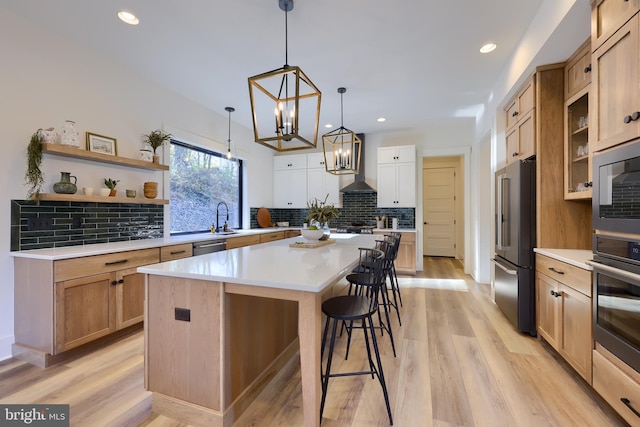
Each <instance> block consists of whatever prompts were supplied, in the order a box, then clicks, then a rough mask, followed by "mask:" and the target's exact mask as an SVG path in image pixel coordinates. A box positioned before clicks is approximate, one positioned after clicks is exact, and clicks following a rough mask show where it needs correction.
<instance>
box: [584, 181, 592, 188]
mask: <svg viewBox="0 0 640 427" xmlns="http://www.w3.org/2000/svg"><path fill="white" fill-rule="evenodd" d="M584 186H585V187H587V188H589V187H593V182H592V181H589V182H585V183H584Z"/></svg>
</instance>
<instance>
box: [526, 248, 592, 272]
mask: <svg viewBox="0 0 640 427" xmlns="http://www.w3.org/2000/svg"><path fill="white" fill-rule="evenodd" d="M533 251H534V252H536V253H539V254H540V255H545V256H548V257H549V258H553V259H557V260H558V261H562V262H566V263H567V264H571V265H573V266H576V267H578V268H582V269H584V270H593V268H592V267H591V266H590V265H589V264H587V261H591V260H592V259H593V252H592V251H591V250H590V249H549V248H534V249H533Z"/></svg>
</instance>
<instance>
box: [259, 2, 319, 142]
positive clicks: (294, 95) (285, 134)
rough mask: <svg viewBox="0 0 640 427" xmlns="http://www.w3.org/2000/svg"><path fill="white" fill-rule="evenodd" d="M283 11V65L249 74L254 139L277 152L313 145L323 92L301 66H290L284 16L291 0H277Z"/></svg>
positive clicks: (291, 6)
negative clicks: (251, 75)
mask: <svg viewBox="0 0 640 427" xmlns="http://www.w3.org/2000/svg"><path fill="white" fill-rule="evenodd" d="M278 3H279V6H280V9H282V10H283V11H284V25H285V64H284V66H283V67H282V68H278V69H276V70H273V71H268V72H266V73H262V74H258V75H256V76H253V77H249V79H248V80H249V96H250V100H251V112H252V114H253V133H254V138H255V141H256V142H257V143H259V144H262V145H265V146H267V147H269V148H272V149H274V150H277V151H290V150H300V149H304V148H314V147H316V144H317V139H318V123H319V121H320V99H321V97H322V94H321V93H320V90H319V89H318V88H317V87H316V86H315V85H314V84H313V82H312V81H311V80H310V79H309V77H307V75H306V74H305V73H304V72H303V71H302V70H301V69H300V67H297V66H292V65H289V63H288V62H289V58H288V56H289V52H288V43H287V42H288V26H287V15H288V13H289V11H291V10H293V0H279V1H278Z"/></svg>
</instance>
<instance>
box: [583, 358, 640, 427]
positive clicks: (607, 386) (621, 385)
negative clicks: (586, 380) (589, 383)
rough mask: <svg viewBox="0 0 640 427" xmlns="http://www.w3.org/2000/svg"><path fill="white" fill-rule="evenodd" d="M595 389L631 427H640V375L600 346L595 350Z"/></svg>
mask: <svg viewBox="0 0 640 427" xmlns="http://www.w3.org/2000/svg"><path fill="white" fill-rule="evenodd" d="M593 388H594V389H595V390H596V391H597V392H598V393H599V394H600V396H602V397H603V398H604V400H606V401H607V403H609V405H611V407H612V408H613V409H614V410H615V411H616V412H617V413H618V414H620V415H621V416H622V418H624V419H625V420H626V421H627V422H628V423H629V425H630V426H634V427H638V426H640V415H638V412H639V411H640V373H638V372H636V371H634V370H633V369H632V368H630V367H629V366H628V365H626V364H625V363H624V362H622V361H621V360H620V359H618V358H617V357H615V356H614V355H613V354H611V353H610V352H609V351H607V350H606V349H604V348H603V347H601V346H600V345H596V349H595V350H593Z"/></svg>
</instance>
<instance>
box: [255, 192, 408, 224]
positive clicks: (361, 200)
mask: <svg viewBox="0 0 640 427" xmlns="http://www.w3.org/2000/svg"><path fill="white" fill-rule="evenodd" d="M377 205H378V195H377V193H343V194H342V207H341V208H339V210H340V217H338V219H337V220H336V221H335V224H334V223H331V224H330V225H331V226H332V227H335V226H336V225H349V224H351V223H353V222H364V223H365V225H374V226H375V225H376V221H375V217H376V216H378V217H382V216H385V215H386V216H387V218H388V225H389V227H391V218H398V227H399V228H415V226H416V210H415V208H378V207H377ZM269 212H271V220H272V221H273V223H274V224H275V223H276V222H279V221H289V225H290V226H291V227H301V226H302V223H303V222H304V218H305V217H306V216H307V209H275V208H270V209H269ZM257 213H258V208H251V212H250V215H251V224H250V228H259V227H260V226H259V225H258V220H257V218H256V215H257Z"/></svg>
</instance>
